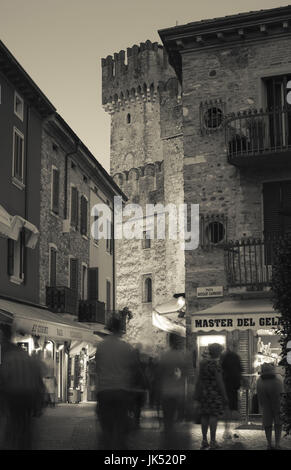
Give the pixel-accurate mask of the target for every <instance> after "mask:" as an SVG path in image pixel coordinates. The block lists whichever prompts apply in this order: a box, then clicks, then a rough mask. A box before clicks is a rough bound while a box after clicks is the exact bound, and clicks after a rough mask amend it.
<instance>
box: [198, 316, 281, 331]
mask: <svg viewBox="0 0 291 470" xmlns="http://www.w3.org/2000/svg"><path fill="white" fill-rule="evenodd" d="M280 324H281V320H280V318H278V317H258V318H251V317H250V318H233V319H232V318H213V319H212V318H211V319H209V318H207V319H206V318H201V319H200V318H199V319H194V325H195V328H202V329H203V328H246V329H247V328H255V327H259V326H261V327H266V326H267V327H278V326H279V325H280Z"/></svg>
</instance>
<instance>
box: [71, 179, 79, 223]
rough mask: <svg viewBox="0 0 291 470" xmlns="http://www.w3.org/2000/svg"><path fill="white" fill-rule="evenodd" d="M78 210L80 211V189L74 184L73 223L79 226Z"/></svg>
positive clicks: (72, 197) (72, 194)
mask: <svg viewBox="0 0 291 470" xmlns="http://www.w3.org/2000/svg"><path fill="white" fill-rule="evenodd" d="M78 211H79V191H78V190H77V188H75V186H72V192H71V225H72V226H73V227H76V228H77V226H78Z"/></svg>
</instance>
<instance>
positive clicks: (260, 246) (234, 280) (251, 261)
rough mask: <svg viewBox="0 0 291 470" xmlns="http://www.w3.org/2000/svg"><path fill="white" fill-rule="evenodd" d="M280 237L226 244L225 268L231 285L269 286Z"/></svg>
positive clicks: (259, 287)
mask: <svg viewBox="0 0 291 470" xmlns="http://www.w3.org/2000/svg"><path fill="white" fill-rule="evenodd" d="M277 242H278V238H275V237H272V238H271V237H270V238H268V239H266V240H262V239H247V240H239V241H232V242H228V243H227V244H226V245H225V248H224V250H225V270H226V275H227V281H228V285H229V286H230V287H252V288H254V287H257V288H258V290H259V289H261V288H263V287H264V286H269V285H270V283H271V280H272V264H273V261H274V254H275V246H276V244H277Z"/></svg>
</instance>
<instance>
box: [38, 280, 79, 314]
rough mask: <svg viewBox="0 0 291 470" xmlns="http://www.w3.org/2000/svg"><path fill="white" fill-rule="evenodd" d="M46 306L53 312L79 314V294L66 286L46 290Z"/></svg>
mask: <svg viewBox="0 0 291 470" xmlns="http://www.w3.org/2000/svg"><path fill="white" fill-rule="evenodd" d="M46 305H47V307H48V308H49V309H50V310H52V311H53V312H58V313H71V314H72V315H76V314H77V305H78V296H77V292H76V291H74V290H73V289H70V288H69V287H66V286H54V287H48V286H47V288H46Z"/></svg>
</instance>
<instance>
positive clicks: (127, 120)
mask: <svg viewBox="0 0 291 470" xmlns="http://www.w3.org/2000/svg"><path fill="white" fill-rule="evenodd" d="M126 122H127V124H130V123H131V115H130V113H128V114H127V116H126Z"/></svg>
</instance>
